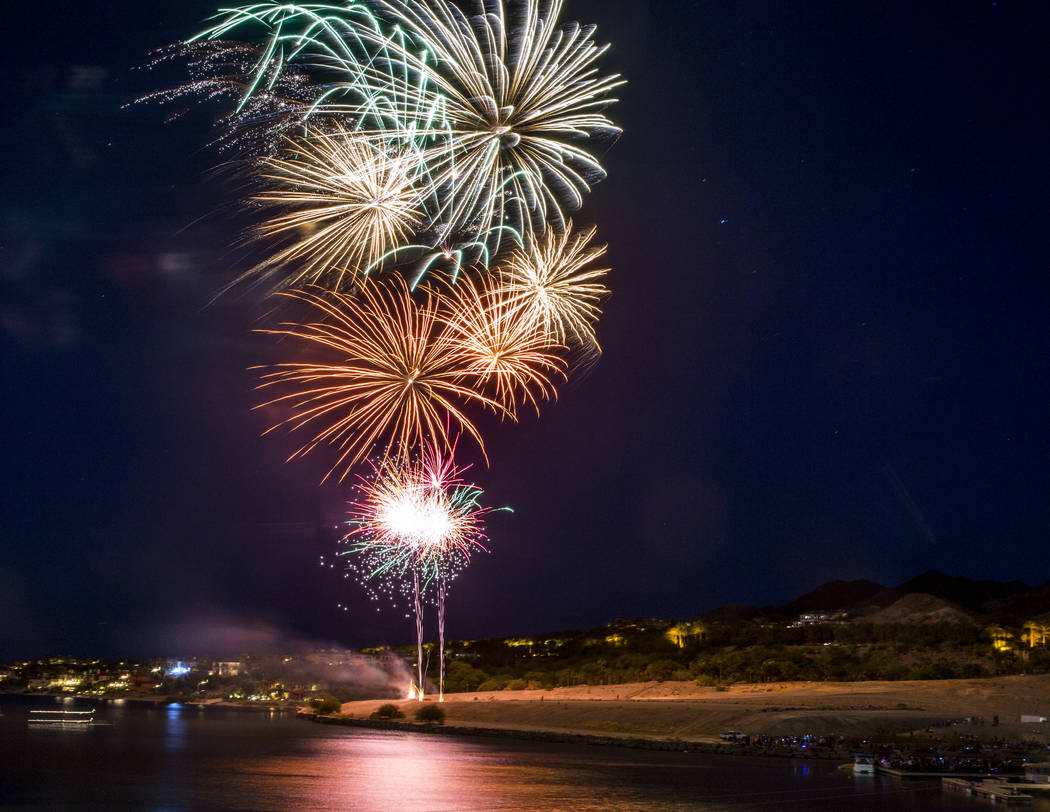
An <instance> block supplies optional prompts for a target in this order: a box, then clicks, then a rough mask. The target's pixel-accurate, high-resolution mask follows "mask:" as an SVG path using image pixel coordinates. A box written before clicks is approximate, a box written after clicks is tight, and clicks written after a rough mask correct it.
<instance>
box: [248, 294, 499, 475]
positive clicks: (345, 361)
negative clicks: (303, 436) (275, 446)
mask: <svg viewBox="0 0 1050 812" xmlns="http://www.w3.org/2000/svg"><path fill="white" fill-rule="evenodd" d="M284 295H286V296H289V297H291V298H294V299H300V300H302V301H303V302H305V303H306V304H308V305H310V306H311V307H313V308H314V309H315V310H317V311H319V315H320V316H321V317H322V318H326V319H327V321H318V322H310V323H306V324H284V325H281V326H280V327H278V328H277V329H273V330H261V331H260V332H263V333H269V334H272V335H278V336H287V337H289V338H292V339H295V340H296V341H299V342H303V343H304V344H305V345H306V346H308V347H312V348H314V349H317V348H321V349H323V350H325V351H327V353H328V354H329V355H335V356H336V358H335V360H333V361H332V362H331V363H306V362H303V363H283V364H276V365H274V366H272V367H269V368H268V369H269V371H267V372H265V373H264V374H263V375H262V383H261V384H260V388H268V387H272V386H280V387H281V388H283V389H286V390H291V391H288V392H286V393H285V394H283V395H279V396H278V397H275V398H273V399H272V400H269V401H267V402H266V403H263V404H260V406H257V407H256V408H263V407H267V406H272V405H284V406H287V407H289V408H290V409H291V411H292V415H291V416H290V417H288V418H286V419H284V420H282V421H280V422H279V423H277V424H276V425H275V426H273V427H271V428H270V429H268V430H267V433H269V432H270V431H273V430H274V429H276V428H278V427H279V426H286V427H287V428H289V429H290V430H292V431H296V430H299V429H303V428H305V427H308V426H309V427H312V428H314V429H315V430H317V433H316V434H314V435H313V436H312V437H311V438H310V439H309V440H308V441H307V442H305V443H304V444H303V445H302V446H300V447H299V449H298V450H296V451H295V452H294V453H293V454H292V455H291V456H290V457H289V459H294V458H296V457H300V456H303V455H305V454H307V453H309V452H310V451H312V450H314V449H315V448H317V447H318V446H320V445H332V446H335V447H336V448H337V450H338V451H339V452H340V454H339V458H338V460H337V461H336V463H335V465H333V466H332V468H331V469H330V470H329V471H328V473H327V474H326V475H325V479H327V478H328V477H329V476H331V475H332V473H333V472H335V471H336V469H338V468H342V469H343V471H342V474H341V475H340V477H339V479H340V481H341V480H342V479H343V478H345V476H346V474H347V472H349V470H350V468H351V467H352V466H353V465H355V464H356V463H358V462H360V461H361V460H362V459H364V458H365V456H366V455H367V454H368V453H369V450H370V449H371V448H372V446H373V444H375V443H378V442H380V441H383V440H386V441H388V442H390V443H391V444H392V446H393V447H394V448H396V449H398V452H397V453H400V452H401V451H402V450H406V449H412V448H421V447H422V446H423V445H424V444H425V443H436V444H438V445H442V446H443V447H445V448H450V444H449V438H448V431H447V429H446V428H445V426H446V424H447V422H448V421H449V420H450V419H451V420H452V421H454V422H455V424H456V425H457V426H458V427H459V428H460V429H461V430H462V431H463V432H465V433H467V434H469V435H470V436H471V437H473V438H474V440H475V441H476V442H477V444H478V447H479V448H480V449H481V451H482V453H483V454H484V448H485V446H484V442H483V440H482V438H481V434H480V432H479V431H478V430H477V428H476V427H475V426H474V423H473V422H472V421H471V419H470V418H469V417H468V416H467V414H466V412H465V407H466V405H467V404H468V403H472V404H474V405H477V406H481V407H485V408H491V409H493V410H494V411H496V412H498V413H501V414H508V413H507V411H506V409H505V408H504V407H503V406H502V405H501V404H500V403H499V402H498V401H496V400H494V399H492V398H490V397H489V396H487V395H485V394H483V393H482V392H481V391H480V389H479V387H478V386H476V385H474V384H476V382H477V376H476V375H474V374H473V373H472V365H473V364H474V363H475V359H474V358H472V357H471V355H470V354H469V353H468V352H467V351H466V350H465V348H464V346H463V344H462V342H460V341H458V340H457V336H456V334H455V333H454V332H453V331H452V330H451V329H449V327H448V326H447V325H444V324H442V323H441V321H440V320H439V319H438V307H439V305H440V300H439V299H438V298H437V297H435V296H432V295H429V294H428V295H427V296H426V298H425V300H424V302H423V303H422V304H417V303H416V302H414V301H413V299H412V297H411V295H410V293H409V291H408V288H407V286H406V285H405V282H404V280H402V279H401V278H400V277H397V276H394V277H390V278H389V279H386V280H382V281H375V282H369V283H368V284H366V285H364V286H362V287H361V289H360V290H359V292H358V294H357V295H356V296H350V295H346V294H340V293H329V294H319V293H311V292H303V291H294V292H290V293H287V294H284Z"/></svg>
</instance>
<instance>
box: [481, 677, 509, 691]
mask: <svg viewBox="0 0 1050 812" xmlns="http://www.w3.org/2000/svg"><path fill="white" fill-rule="evenodd" d="M508 682H509V680H508V679H507V678H506V677H491V678H489V679H487V680H485V681H484V682H483V683H481V685H479V686H478V690H479V691H502V690H503V688H504V686H505V685H506V684H507V683H508Z"/></svg>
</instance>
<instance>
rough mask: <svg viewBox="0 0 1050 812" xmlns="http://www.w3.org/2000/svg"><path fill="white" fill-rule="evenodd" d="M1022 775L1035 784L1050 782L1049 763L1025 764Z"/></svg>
mask: <svg viewBox="0 0 1050 812" xmlns="http://www.w3.org/2000/svg"><path fill="white" fill-rule="evenodd" d="M1024 777H1025V778H1027V779H1028V780H1029V781H1034V782H1035V783H1037V784H1050V763H1046V762H1044V763H1042V764H1025V766H1024Z"/></svg>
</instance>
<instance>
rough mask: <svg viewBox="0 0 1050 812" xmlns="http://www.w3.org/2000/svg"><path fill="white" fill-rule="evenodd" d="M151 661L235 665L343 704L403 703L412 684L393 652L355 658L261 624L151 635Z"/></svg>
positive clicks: (214, 621) (192, 627) (209, 622)
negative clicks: (207, 661) (209, 661)
mask: <svg viewBox="0 0 1050 812" xmlns="http://www.w3.org/2000/svg"><path fill="white" fill-rule="evenodd" d="M148 656H152V657H169V658H181V659H184V660H192V659H194V658H198V657H205V658H210V659H213V660H224V661H236V662H240V663H243V664H244V667H245V670H246V671H247V672H248V673H252V672H257V673H262V674H266V675H267V676H268V677H270V678H273V679H278V680H280V681H282V682H284V683H286V684H289V685H301V686H309V687H312V686H315V685H316V686H317V689H318V690H320V691H327V692H329V693H332V694H335V695H336V696H337V697H339V698H340V699H341V700H343V701H349V700H351V699H366V698H367V699H380V698H400V697H402V696H403V695H404V693H405V689H406V686H407V685H409V683H410V682H411V681H412V676H411V673H410V670H409V668H408V667H407V665H406V664H405V663H404V661H402V660H401V658H399V657H398V656H397V655H395V654H394V653H393V652H390V651H378V652H370V653H363V652H356V651H353V650H351V649H348V648H346V646H345V645H342V644H338V643H333V642H331V641H321V640H310V639H306V638H303V637H301V636H298V635H296V634H293V633H291V632H288V631H286V630H281V629H279V628H277V627H276V626H273V625H270V624H267V623H262V622H239V621H235V620H231V619H219V618H215V617H214V616H213V617H209V618H200V619H192V620H187V621H182V622H178V623H175V624H171V625H169V626H166V627H162V628H161V629H159V630H157V631H156V633H155V634H154V635H151V642H150V644H149V646H148Z"/></svg>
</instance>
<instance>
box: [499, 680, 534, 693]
mask: <svg viewBox="0 0 1050 812" xmlns="http://www.w3.org/2000/svg"><path fill="white" fill-rule="evenodd" d="M528 687H529V684H528V683H527V682H526V681H525V680H523V679H512V680H511V681H510V682H508V683H507V684H506V685H505V686H503V690H504V691H524V690H525V689H526V688H528Z"/></svg>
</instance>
